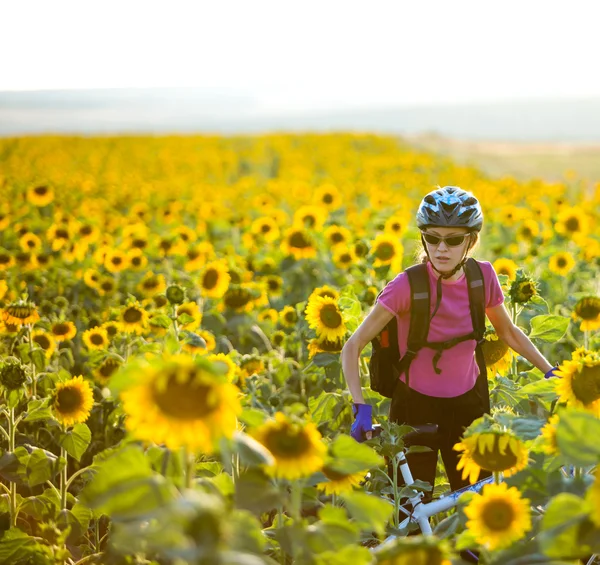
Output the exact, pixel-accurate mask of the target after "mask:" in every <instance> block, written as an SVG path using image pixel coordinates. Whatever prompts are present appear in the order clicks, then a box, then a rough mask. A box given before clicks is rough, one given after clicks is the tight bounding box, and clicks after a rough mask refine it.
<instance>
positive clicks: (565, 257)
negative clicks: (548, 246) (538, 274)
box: [548, 251, 576, 277]
mask: <svg viewBox="0 0 600 565" xmlns="http://www.w3.org/2000/svg"><path fill="white" fill-rule="evenodd" d="M575 264H576V263H575V259H573V255H571V253H569V252H568V251H559V252H558V253H555V254H554V255H552V257H550V261H549V262H548V268H549V269H550V270H551V271H552V272H553V273H556V274H557V275H561V276H563V277H564V276H565V275H566V274H567V273H569V272H570V271H572V270H573V267H575Z"/></svg>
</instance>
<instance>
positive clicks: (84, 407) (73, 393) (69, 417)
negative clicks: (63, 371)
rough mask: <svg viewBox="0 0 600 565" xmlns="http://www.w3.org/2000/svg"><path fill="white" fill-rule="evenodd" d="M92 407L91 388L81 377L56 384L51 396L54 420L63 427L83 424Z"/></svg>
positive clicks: (92, 396)
mask: <svg viewBox="0 0 600 565" xmlns="http://www.w3.org/2000/svg"><path fill="white" fill-rule="evenodd" d="M93 405H94V395H93V393H92V388H91V387H90V385H89V383H88V382H87V381H84V380H83V377H82V376H78V377H73V378H72V379H71V380H70V381H66V382H64V383H58V384H57V385H56V390H55V392H54V395H53V408H54V412H55V414H56V418H57V419H58V420H59V421H60V422H61V423H62V424H63V425H65V426H72V425H73V424H79V423H81V422H85V421H86V420H87V419H88V417H89V415H90V411H91V409H92V406H93Z"/></svg>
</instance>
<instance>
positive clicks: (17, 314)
mask: <svg viewBox="0 0 600 565" xmlns="http://www.w3.org/2000/svg"><path fill="white" fill-rule="evenodd" d="M1 312H2V320H3V321H4V323H5V324H7V325H8V324H11V325H15V326H24V325H27V324H35V323H36V322H37V321H38V320H39V319H40V315H39V314H38V311H37V310H36V308H35V304H34V303H33V302H29V301H27V300H19V301H18V302H11V303H10V304H9V305H8V306H7V307H6V308H4V310H2V311H1Z"/></svg>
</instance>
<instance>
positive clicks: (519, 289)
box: [508, 271, 538, 304]
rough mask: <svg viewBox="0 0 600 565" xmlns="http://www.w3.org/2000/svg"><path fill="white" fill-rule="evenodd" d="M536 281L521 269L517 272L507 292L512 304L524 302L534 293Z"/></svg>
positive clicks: (535, 292) (535, 291) (536, 291)
mask: <svg viewBox="0 0 600 565" xmlns="http://www.w3.org/2000/svg"><path fill="white" fill-rule="evenodd" d="M537 293H538V290H537V283H536V282H535V281H534V280H533V279H532V278H531V277H530V276H528V275H526V274H525V273H523V272H522V271H518V272H517V278H516V279H515V280H514V281H513V282H512V283H511V284H510V289H509V291H508V294H509V296H510V299H511V301H512V302H513V303H514V304H526V303H527V302H529V301H530V300H531V299H532V298H533V297H534V296H535V295H536V294H537Z"/></svg>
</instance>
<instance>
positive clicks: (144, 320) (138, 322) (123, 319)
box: [119, 302, 150, 335]
mask: <svg viewBox="0 0 600 565" xmlns="http://www.w3.org/2000/svg"><path fill="white" fill-rule="evenodd" d="M149 317H150V314H148V312H147V311H146V310H144V309H143V308H142V306H141V304H140V303H139V302H132V303H131V304H128V305H127V306H125V307H124V308H123V309H122V310H121V313H120V317H119V324H120V326H121V331H123V332H125V333H136V334H137V335H141V334H143V333H144V332H145V331H146V328H147V326H148V318H149Z"/></svg>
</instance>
